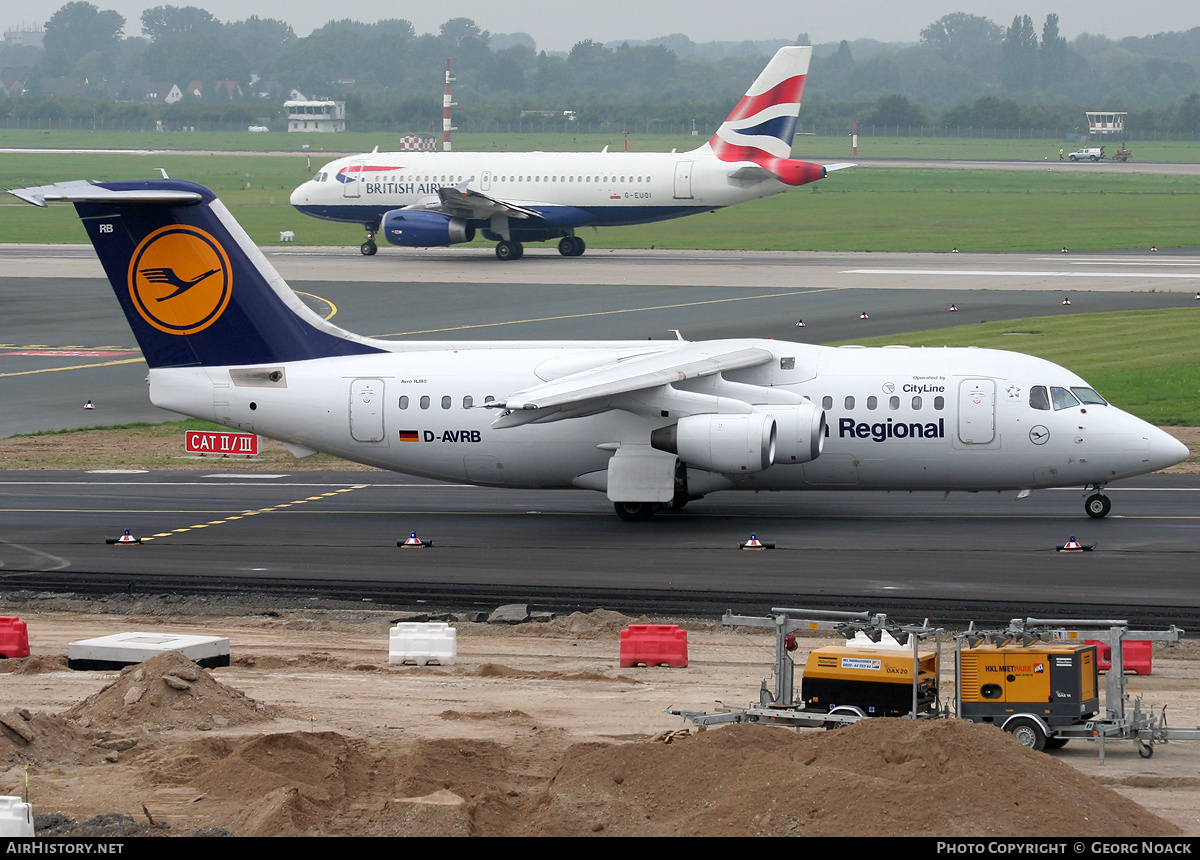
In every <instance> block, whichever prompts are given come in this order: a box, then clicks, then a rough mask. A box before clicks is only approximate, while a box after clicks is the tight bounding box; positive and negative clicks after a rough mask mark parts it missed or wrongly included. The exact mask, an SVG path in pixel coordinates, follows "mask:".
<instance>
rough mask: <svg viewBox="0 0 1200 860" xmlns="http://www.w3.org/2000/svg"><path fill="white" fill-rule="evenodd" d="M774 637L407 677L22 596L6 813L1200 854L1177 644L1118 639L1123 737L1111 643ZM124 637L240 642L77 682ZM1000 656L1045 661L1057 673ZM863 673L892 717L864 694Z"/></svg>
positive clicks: (510, 641) (491, 635)
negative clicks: (977, 840)
mask: <svg viewBox="0 0 1200 860" xmlns="http://www.w3.org/2000/svg"><path fill="white" fill-rule="evenodd" d="M758 611H760V612H763V614H762V615H756V614H753V613H745V614H742V615H733V614H730V615H728V616H727V617H726V618H725V619H724V620H725V622H726V623H720V622H714V621H698V620H686V621H685V620H677V619H672V620H671V621H670V623H674V624H678V625H679V627H680V628H682V629H683V630H686V637H687V660H686V665H682V666H678V667H675V668H670V667H667V666H662V665H659V666H642V665H627V666H622V665H620V664H621V663H622V662H625V661H623V660H622V659H621V657H622V654H623V653H624V650H623V640H622V631H623V630H628V629H630V628H631V625H633V626H637V625H639V624H646V623H662V622H663V621H664V620H663V619H634V618H628V617H625V616H622V615H619V614H617V613H613V612H605V611H603V610H598V611H596V612H592V613H588V614H586V615H585V614H578V613H576V614H573V615H570V616H566V617H562V618H550V619H545V618H543V619H539V620H530V621H524V622H521V623H508V624H500V623H487V622H484V621H463V620H455V621H453V622H452V626H453V628H455V630H456V632H457V654H456V657H455V659H454V661H453V663H451V664H450V665H436V664H435V665H409V664H407V663H396V662H389V641H388V637H389V630H391V629H392V628H393V627H394V626H395V625H396V622H398V621H418V620H420V619H418V618H415V617H409V616H407V615H405V614H404V613H397V612H386V611H381V610H374V609H370V608H364V607H362V606H361V605H359V606H355V605H346V604H341V605H339V604H335V603H323V602H317V601H311V602H308V603H307V605H304V606H295V607H287V606H284V605H280V604H279V603H278V602H267V601H263V603H262V605H257V604H255V603H254V602H253V600H252V599H249V598H248V599H246V600H243V601H236V600H233V599H229V600H221V599H214V598H195V599H183V598H175V597H170V598H166V597H136V596H132V595H126V596H122V597H113V598H110V599H107V600H97V601H85V600H74V599H70V598H61V597H53V596H48V595H9V596H8V597H7V599H0V615H13V616H18V615H19V616H20V617H21V619H22V620H23V621H24V622H26V623H27V624H28V630H29V640H30V643H31V651H32V653H31V655H30V656H29V657H22V658H10V659H7V660H0V689H3V691H4V696H3V704H2V705H0V795H12V796H26V797H28V800H29V802H30V804H31V805H32V806H33V811H34V813H35V814H36V815H37V816H39V820H40V822H41V824H42V826H50V825H53V826H54V828H55V829H52V830H44V831H42V832H43V833H47V834H50V833H58V834H68V833H88V834H92V835H98V836H108V837H114V836H122V835H164V836H171V835H174V836H186V835H193V834H197V833H200V834H208V833H226V832H227V833H231V834H234V835H239V836H240V835H245V836H253V835H259V836H265V835H380V836H388V835H421V836H444V835H506V836H518V835H523V836H535V835H547V836H551V835H596V836H604V835H608V836H633V835H691V836H716V835H722V836H750V835H775V836H777V835H811V836H844V835H863V836H897V835H923V836H970V837H981V836H982V837H987V836H997V837H1005V838H1008V837H1014V836H1081V835H1088V836H1114V837H1119V836H1137V837H1150V836H1167V837H1170V836H1197V835H1200V777H1197V776H1196V774H1198V773H1200V744H1196V743H1190V742H1187V740H1188V738H1187V737H1186V736H1185V734H1184V733H1186V732H1189V731H1192V732H1194V730H1195V728H1196V726H1197V724H1198V723H1200V643H1197V642H1196V641H1192V640H1189V639H1188V638H1187V637H1186V635H1184V636H1182V638H1181V637H1180V635H1179V634H1180V633H1181V631H1173V630H1171V629H1166V630H1160V631H1137V632H1136V633H1132V632H1131V634H1127V635H1126V636H1125V637H1124V639H1125V645H1126V647H1128V643H1129V642H1130V641H1133V640H1132V638H1131V635H1139V634H1141V635H1151V634H1152V635H1153V636H1154V637H1155V638H1154V639H1152V640H1149V643H1150V644H1149V648H1150V651H1151V657H1150V659H1151V661H1152V669H1151V671H1150V673H1149V674H1127V675H1125V676H1124V680H1125V682H1126V684H1125V690H1124V692H1123V693H1119V694H1118V698H1120V699H1121V701H1122V702H1123V704H1122V705H1121V707H1120V711H1119V713H1118V714H1116V715H1114V714H1113V712H1112V709H1111V707H1110V706H1109V705H1108V703H1107V697H1108V696H1109V695H1111V694H1109V693H1107V692H1106V690H1105V686H1106V685H1110V686H1111V683H1115V680H1118V679H1119V678H1120V676H1119V675H1116V674H1115V673H1104V672H1100V673H1098V675H1096V676H1095V687H1094V688H1093V687H1090V686H1089V685H1088V680H1089V678H1093V675H1092V668H1091V667H1092V664H1091V663H1090V662H1089V661H1090V660H1092V659H1093V658H1095V659H1096V660H1098V661H1101V662H1102V661H1103V659H1105V658H1107V659H1112V656H1113V655H1112V653H1111V646H1094V645H1083V644H1081V643H1082V642H1083V641H1084V640H1083V639H1082V638H1080V637H1078V636H1076V635H1075V634H1074V633H1073V632H1071V631H1086V632H1088V633H1089V634H1090V633H1091V632H1095V631H1096V630H1099V629H1100V628H1099V626H1098V625H1096V624H1089V625H1078V624H1077V625H1075V626H1074V627H1072V626H1070V625H1065V624H1060V623H1058V622H1057V621H1056V622H1055V623H1053V624H1041V623H1039V622H1036V621H1034V623H1031V620H1030V619H1024V620H1022V621H1021V622H1020V624H1018V625H1017V626H1016V627H1013V626H1011V625H997V626H996V628H995V629H988V630H984V629H978V630H970V631H944V630H939V629H938V628H937V627H936V626H934V625H932V624H930V623H929V622H923V623H919V624H908V625H900V624H895V623H893V622H892V621H890V620H889V619H886V618H883V617H882V616H878V615H873V614H871V613H867V612H864V613H841V614H840V616H830V615H826V616H824V617H822V616H820V615H817V614H814V613H812V612H806V611H803V610H802V609H789V610H786V611H783V612H781V611H778V608H773V609H772V610H771V611H770V612H769V613H767V612H765V611H764V610H761V609H759V610H758ZM781 618H782V619H784V620H782V621H781V620H780V619H781ZM1100 620H1103V619H1100ZM1050 621H1054V620H1053V619H1050ZM730 622H732V623H730ZM793 625H794V626H795V629H785V628H787V627H791V626H793ZM906 628H907V629H906ZM1052 630H1058V631H1061V633H1060V638H1057V639H1055V638H1053V637H1052V638H1050V639H1048V640H1046V639H1031V638H1030V637H1032V636H1033V635H1034V634H1045V635H1047V636H1050V635H1051V633H1050V631H1052ZM124 631H142V632H144V633H147V634H152V633H153V634H158V633H162V634H165V633H167V632H170V633H172V634H210V635H214V634H215V635H219V636H222V637H228V640H229V643H230V658H231V659H230V661H229V663H230V665H228V666H220V665H217V666H214V668H211V669H202V668H200V667H198V666H195V665H194V664H192V663H190V662H189V661H187V660H186V659H184V658H182V657H180V656H179V655H178V654H174V653H166V654H162V655H160V656H158V657H154V658H153V659H151V660H149V661H148V662H144V663H140V664H138V665H135V666H132V667H130V668H126V669H124V670H117V669H105V670H91V671H72V670H70V669H68V668H67V665H68V656H67V655H68V650H69V645H70V644H71V643H74V642H77V641H78V640H82V639H92V638H94V637H103V636H111V635H113V634H117V633H121V632H124ZM1088 638H1091V637H1090V635H1089V636H1088ZM1172 640H1174V641H1172ZM1137 641H1142V640H1137ZM1137 647H1143V646H1137ZM1006 648H1007V649H1018V650H1019V649H1025V653H1026V656H1028V655H1029V652H1030V650H1031V649H1032V650H1037V649H1042V650H1044V651H1049V652H1054V653H1052V654H1050V661H1051V662H1050V666H1051V671H1050V672H1049V673H1047V672H1045V671H1037V672H1030V673H1028V674H1023V672H1024V669H1022V666H1028V665H1031V663H1032V661H1031V660H1023V661H1022V660H1017V659H1014V653H1016V652H1009V653H1003V649H1006ZM872 649H873V650H872ZM998 650H999V651H1001V652H1002V653H1001V654H997V653H996V652H997V651H998ZM972 652H974V653H975V654H976V655H977V656H976V657H975V658H973V659H974V663H973V664H972V665H970V666H968V665H967V664H971V663H972V658H971V657H970V656H969V655H970V654H971V653H972ZM814 654H815V655H816V656H815V657H814V656H813V655H814ZM934 655H936V656H937V660H936V662H938V663H939V665H937V666H936V671H935V667H934V665H933V664H934V662H935V661H934V659H933V656H934ZM964 655H968V658H967V660H966V661H964V660H963V656H964ZM781 660H784V661H787V662H780V661H781ZM872 660H874V661H877V665H878V666H879V668H880V670H881V671H877V672H876V677H879V676H880V675H881V673H882V674H883V675H887V676H889V677H891V678H895V679H898V680H895V681H885V682H883V683H888V684H890V686H891V688H892V689H881V684H875V685H873V686H868V687H862V686H861V684H862V683H863V682H862V681H861V679H859V678H858V677H856V674H855V673H858V674H862V673H864V672H869V671H871V667H872V665H875V664H872V663H871V661H872ZM446 662H447V663H449V661H446ZM789 664H790V665H792V666H794V667H795V671H794V673H786V672H778V673H777V672H773V671H772V669H773V666H774V665H779V666H782V667H787V666H788V665H789ZM914 667H915V669H916V672H915V674H914V672H913V668H914ZM956 667H958V668H956ZM964 670H966V671H965V672H964ZM1060 670H1061V671H1060ZM972 672H974V675H973V676H971V673H972ZM956 675H959V676H960V677H961V679H962V680H961V682H960V683H959V684H956V683H955V679H956ZM1046 675H1052V676H1053V677H1052V678H1051V677H1041V676H1046ZM1009 676H1011V680H1010V679H1009ZM972 677H973V678H975V679H976V680H972ZM997 678H998V679H1000V680H996V679H997ZM1110 678H1111V679H1113V680H1112V681H1111V682H1110ZM914 680H915V683H914ZM1041 683H1048V684H1052V685H1053V687H1052V689H1053V690H1054V691H1055V692H1054V696H1055V697H1057V698H1058V699H1059V701H1060V703H1062V702H1065V704H1062V705H1061V707H1055V708H1053V709H1051V710H1054V713H1053V714H1049V713H1047V714H1043V715H1042V716H1043V717H1044V719H1045V720H1046V721H1047V723H1052V724H1053V725H1052V727H1051V729H1050V731H1049V732H1046V733H1045V734H1046V737H1045V738H1043V740H1046V741H1051V743H1044V744H1042V745H1043V746H1045V747H1051V746H1058V747H1059V748H1058V749H1053V750H1049V751H1042V752H1037V751H1035V750H1034V749H1031V748H1028V747H1029V746H1037V743H1036V741H1037V738H1038V735H1037V733H1032V742H1029V741H1030V734H1031V733H1030V732H1028V731H1026V732H1025V737H1022V736H1021V734H1022V733H1021V732H1019V731H1018V732H1013V731H1012V730H1011V729H1010V730H1008V731H1002V730H1001V729H1000V728H999V724H1001V723H1002V722H1003V721H1004V720H1006V719H1011V718H1012V717H1013V716H1014V715H1016V716H1020V715H1021V714H1023V713H1024V712H1025V711H1028V710H1029V709H1030V702H1028V701H1025V702H1017V701H1016V700H1017V699H1021V698H1024V699H1027V700H1028V699H1033V698H1037V697H1039V696H1041V695H1042V693H1043V692H1046V691H1049V690H1050V689H1051V688H1049V687H1047V688H1042V687H1036V685H1037V684H1041ZM989 684H995V685H998V686H999V687H1001V688H1002V691H1001V693H1002V694H1001V693H997V691H996V690H995V689H992V687H989ZM1030 684H1032V685H1035V687H1029V686H1026V685H1030ZM787 685H790V689H789V688H788V686H787ZM960 686H961V696H960V690H959V689H958V688H959V687H960ZM1030 690H1032V692H1030ZM1060 691H1063V694H1062V695H1060ZM1010 694H1011V695H1010ZM1068 694H1069V695H1068ZM914 695H915V696H916V707H915V709H914V708H913V704H912V697H913V696H914ZM1006 697H1007V698H1008V699H1012V700H1013V701H1012V704H1014V705H1019V706H1020V707H1014V708H1012V713H1009V714H1006V707H1005V706H1004V704H1003V702H1002V701H1001V700H1002V699H1004V698H1006ZM1139 697H1141V701H1139ZM960 698H961V701H959V700H960ZM997 702H1000V703H1001V704H1000V705H997ZM847 703H851V704H847ZM1164 707H1165V708H1166V709H1167V714H1168V715H1169V718H1168V719H1164V718H1163V714H1162V709H1163V708H1164ZM847 708H849V709H850V710H849V711H847V710H846V709H847ZM855 708H858V709H859V710H862V711H863V712H864V714H865V713H866V712H867V711H868V710H870V709H875V712H878V713H887V714H899V713H906V714H907V713H911V712H913V711H914V710H915V713H916V714H917V716H918V717H919V718H918V719H905V718H903V717H899V716H895V717H890V718H886V719H872V718H870V717H869V715H868V716H866V718H864V714H860V713H857V712H855V711H854V709H855ZM839 709H840V710H839ZM947 709H948V710H949V711H956V710H957V711H958V712H960V713H962V714H963V715H964V716H970V717H971V718H972V719H978V720H979V722H971V721H969V720H967V719H958V718H945V719H943V718H940V715H941V713H942V712H944V711H946V710H947ZM972 709H974V710H972ZM1043 710H1045V709H1043ZM835 711H837V712H838V713H834V712H835ZM672 712H674V713H672ZM759 712H761V713H762V714H763V716H755V715H756V714H757V713H759ZM681 714H682V715H681ZM702 715H709V716H710V717H711V718H712V724H711V726H710V727H709V728H707V729H705V730H703V731H700V730H699V726H698V725H696V720H697V719H703V717H702ZM768 717H774V718H775V720H774V722H775V724H774V725H771V724H770V723H771V722H772V720H770V719H768ZM781 718H782V719H783V720H784V721H786V720H788V719H791V720H796V721H800V720H809V721H813V722H812V725H814V726H824V725H826V724H827V723H829V722H834V723H837V724H839V725H841V724H843V723H844V724H845V725H844V726H843V727H840V728H838V729H837V730H836V731H826V730H824V729H823V728H819V727H818V728H799V729H797V730H794V731H793V730H791V729H789V728H780V725H781V724H784V723H783V722H781ZM988 718H990V724H989V722H985V721H984V720H985V719H988ZM1026 718H1028V717H1027V716H1026ZM723 722H725V723H731V724H729V725H722V724H721V723H723ZM796 724H797V725H802V723H800V722H797V723H796ZM1072 731H1078V732H1080V734H1078V735H1071V736H1070V737H1069V738H1067V740H1068V741H1069V742H1068V743H1066V745H1065V746H1064V745H1062V744H1059V743H1058V742H1057V741H1059V740H1062V739H1063V732H1072ZM1085 731H1090V732H1091V734H1090V735H1087V736H1085V735H1084V734H1083V733H1084V732H1085ZM1097 731H1099V732H1100V733H1101V734H1102V735H1104V736H1105V741H1104V743H1103V745H1102V744H1101V742H1100V741H1099V739H1098V737H1097V736H1096V732H1097ZM1021 740H1025V741H1027V742H1029V743H1027V746H1022V743H1021V742H1020V741H1021ZM1147 749H1149V750H1150V751H1151V755H1153V758H1152V759H1151V758H1145V757H1144V756H1145V754H1146V750H1147ZM1047 800H1052V801H1053V802H1046V801H1047ZM45 816H49V817H48V818H47V817H45ZM96 816H103V817H102V818H99V819H97V818H95V817H96ZM81 822H89V823H87V824H86V825H85V824H81ZM89 828H90V829H89Z"/></svg>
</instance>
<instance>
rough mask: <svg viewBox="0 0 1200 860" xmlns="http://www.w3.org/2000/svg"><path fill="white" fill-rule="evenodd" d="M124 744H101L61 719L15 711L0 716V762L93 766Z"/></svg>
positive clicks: (23, 710)
mask: <svg viewBox="0 0 1200 860" xmlns="http://www.w3.org/2000/svg"><path fill="white" fill-rule="evenodd" d="M122 747H123V745H121V744H118V743H109V742H104V741H102V742H100V743H99V744H98V743H97V741H96V739H95V738H94V737H93V736H92V735H90V734H88V733H87V732H85V731H83V730H81V729H80V728H78V727H77V726H74V725H72V724H71V723H69V722H67V721H66V720H64V719H63V718H62V717H60V716H52V715H50V714H43V713H32V712H30V711H28V710H26V709H25V708H15V709H13V710H11V711H8V712H7V713H0V762H4V763H6V764H21V765H26V764H28V765H49V764H56V765H60V764H65V765H92V764H98V763H100V762H101V761H104V760H105V759H106V758H113V757H114V756H115V754H116V753H117V752H119V751H120V750H121V748H122Z"/></svg>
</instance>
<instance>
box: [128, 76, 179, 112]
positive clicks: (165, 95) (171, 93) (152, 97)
mask: <svg viewBox="0 0 1200 860" xmlns="http://www.w3.org/2000/svg"><path fill="white" fill-rule="evenodd" d="M117 98H119V99H122V100H124V101H130V102H165V103H166V104H169V105H173V104H175V102H177V101H179V100H180V99H182V98H183V90H181V89H180V88H179V85H178V84H168V83H166V82H164V81H152V80H150V79H149V78H147V77H146V76H145V75H136V76H134V77H132V78H126V79H125V80H124V81H122V82H121V86H120V87H118V88H117Z"/></svg>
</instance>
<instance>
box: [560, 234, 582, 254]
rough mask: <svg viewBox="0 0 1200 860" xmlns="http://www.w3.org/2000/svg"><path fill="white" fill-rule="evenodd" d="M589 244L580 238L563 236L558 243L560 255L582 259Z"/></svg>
mask: <svg viewBox="0 0 1200 860" xmlns="http://www.w3.org/2000/svg"><path fill="white" fill-rule="evenodd" d="M586 250H587V243H586V242H584V241H583V240H582V239H580V238H579V237H578V236H563V237H562V239H560V240H559V242H558V253H560V254H562V255H563V256H564V257H582V256H583V252H584V251H586Z"/></svg>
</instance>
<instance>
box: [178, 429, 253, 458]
mask: <svg viewBox="0 0 1200 860" xmlns="http://www.w3.org/2000/svg"><path fill="white" fill-rule="evenodd" d="M185 436H186V438H185V448H186V449H187V452H188V453H189V454H239V455H241V456H252V455H255V454H258V436H257V435H256V434H254V433H222V432H220V431H216V430H188V431H187V433H186V434H185Z"/></svg>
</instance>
